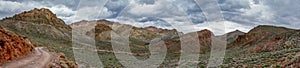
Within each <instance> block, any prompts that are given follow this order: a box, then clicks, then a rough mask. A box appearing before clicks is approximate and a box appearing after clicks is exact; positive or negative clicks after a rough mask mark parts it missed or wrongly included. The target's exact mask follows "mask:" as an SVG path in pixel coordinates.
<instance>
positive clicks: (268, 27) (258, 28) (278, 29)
mask: <svg viewBox="0 0 300 68" xmlns="http://www.w3.org/2000/svg"><path fill="white" fill-rule="evenodd" d="M289 31H294V29H289V28H285V27H279V26H271V25H258V26H256V27H254V28H253V29H252V30H250V31H249V33H261V32H268V33H272V34H280V33H284V32H289Z"/></svg>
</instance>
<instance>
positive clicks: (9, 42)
mask: <svg viewBox="0 0 300 68" xmlns="http://www.w3.org/2000/svg"><path fill="white" fill-rule="evenodd" d="M33 48H34V46H33V44H31V42H30V41H29V40H28V39H24V38H22V37H20V36H18V35H16V34H14V33H12V32H9V31H7V30H4V29H3V28H2V27H0V63H4V62H7V61H10V60H14V59H17V58H20V57H23V56H26V55H28V54H30V53H31V51H33Z"/></svg>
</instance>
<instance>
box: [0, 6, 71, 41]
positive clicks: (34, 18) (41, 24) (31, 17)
mask: <svg viewBox="0 0 300 68" xmlns="http://www.w3.org/2000/svg"><path fill="white" fill-rule="evenodd" d="M0 25H1V26H3V28H6V29H8V30H11V31H14V32H15V33H17V34H19V35H21V36H25V37H29V38H30V39H33V41H37V40H35V39H49V40H57V39H63V40H70V38H71V37H70V35H71V34H70V30H71V28H70V27H69V26H68V25H66V24H65V23H64V21H63V20H61V19H59V18H57V17H56V15H55V14H53V13H52V12H51V11H50V10H49V9H46V8H41V9H33V10H31V11H25V12H22V13H20V14H16V15H14V16H13V17H8V18H5V19H3V20H1V24H0Z"/></svg>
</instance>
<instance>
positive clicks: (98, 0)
mask: <svg viewBox="0 0 300 68" xmlns="http://www.w3.org/2000/svg"><path fill="white" fill-rule="evenodd" d="M198 1H199V0H198ZM200 1H201V0H200ZM198 3H199V2H198ZM299 3H300V0H216V4H215V6H218V9H219V10H220V11H218V12H220V13H221V15H222V16H221V17H222V18H223V19H224V20H222V21H215V22H221V23H224V26H225V27H224V28H225V30H223V31H224V32H223V33H226V32H230V31H234V30H237V29H238V30H241V31H244V32H248V31H249V30H250V29H252V28H253V27H255V26H257V25H276V26H284V27H288V28H295V29H299V28H300V27H299V25H300V13H299V11H300V4H299ZM209 7H210V6H200V5H198V4H197V2H196V1H195V0H0V18H4V17H11V16H13V15H14V14H17V13H20V12H23V11H28V10H32V9H33V8H48V9H50V10H51V11H53V12H54V13H55V14H57V16H58V17H59V18H61V19H63V20H64V21H65V22H66V23H67V24H70V23H73V22H77V21H81V20H98V19H108V20H111V21H116V22H120V23H125V24H131V25H134V26H138V27H146V26H157V27H160V28H167V29H172V28H176V29H178V30H179V31H183V32H191V31H198V30H202V29H210V30H212V31H213V32H215V33H217V34H222V32H219V33H218V29H215V27H218V26H211V21H208V20H210V19H208V18H207V17H208V15H205V14H204V13H205V12H203V11H202V10H203V9H204V8H209ZM187 23H189V25H188V26H182V25H186V24H187ZM174 24H175V26H174Z"/></svg>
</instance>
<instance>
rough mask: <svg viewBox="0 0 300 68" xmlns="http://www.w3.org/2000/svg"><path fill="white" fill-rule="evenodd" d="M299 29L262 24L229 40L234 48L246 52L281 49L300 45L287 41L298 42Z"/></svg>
mask: <svg viewBox="0 0 300 68" xmlns="http://www.w3.org/2000/svg"><path fill="white" fill-rule="evenodd" d="M298 32H299V31H297V30H294V29H288V28H284V27H276V26H269V25H260V26H257V27H255V28H254V29H252V30H250V31H249V32H248V33H245V34H243V35H238V37H237V39H235V41H233V42H229V45H228V46H230V47H232V48H233V49H244V51H245V52H269V51H276V50H280V49H286V48H292V47H298V46H296V45H291V44H287V43H291V42H293V43H296V41H292V40H291V39H293V40H299V37H298V36H300V35H298V36H297V34H298Z"/></svg>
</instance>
